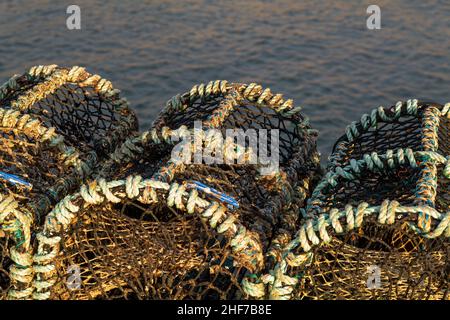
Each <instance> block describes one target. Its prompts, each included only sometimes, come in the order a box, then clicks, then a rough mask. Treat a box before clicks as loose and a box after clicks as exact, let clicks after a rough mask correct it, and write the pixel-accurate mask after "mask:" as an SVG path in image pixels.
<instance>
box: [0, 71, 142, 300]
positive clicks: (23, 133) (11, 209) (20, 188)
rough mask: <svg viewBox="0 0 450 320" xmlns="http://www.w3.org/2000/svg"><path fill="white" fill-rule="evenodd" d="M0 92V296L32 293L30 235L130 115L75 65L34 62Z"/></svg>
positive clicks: (127, 125) (131, 123) (125, 128)
mask: <svg viewBox="0 0 450 320" xmlns="http://www.w3.org/2000/svg"><path fill="white" fill-rule="evenodd" d="M100 82H103V86H104V87H99V86H100V85H99V83H100ZM101 88H103V89H101ZM107 88H108V90H106V89H107ZM101 90H103V91H102V92H100V91H101ZM111 90H112V91H111ZM0 98H1V99H0V212H1V215H0V226H1V227H0V230H1V232H0V247H1V251H2V252H1V265H0V299H4V298H6V297H9V298H13V299H14V298H30V297H31V293H32V288H31V287H30V286H31V284H32V280H33V270H32V266H31V265H32V251H33V243H34V240H35V239H34V238H33V235H34V234H35V233H36V232H37V230H38V229H39V228H40V227H41V225H42V221H43V219H44V217H45V215H46V214H47V213H48V212H49V211H50V210H51V208H52V207H53V206H54V205H55V204H56V203H57V202H58V201H59V200H61V199H63V198H64V196H66V195H67V194H69V193H70V192H74V191H76V190H77V189H79V187H80V185H81V184H82V182H83V180H84V179H86V178H88V177H90V176H91V175H92V172H93V170H95V169H96V168H97V166H98V163H99V162H100V161H101V160H102V159H103V158H104V157H105V155H106V152H108V150H109V148H111V147H113V146H114V144H116V143H120V142H122V141H123V140H124V139H125V137H126V135H128V134H129V133H131V131H132V130H134V129H135V127H136V126H135V124H136V122H135V120H132V119H133V118H134V115H133V114H132V113H131V112H130V111H128V109H127V107H126V105H125V104H123V101H122V103H119V104H118V101H119V100H120V98H119V96H118V92H116V91H114V90H113V89H112V87H111V85H110V83H109V82H107V81H106V80H102V79H101V78H100V77H98V76H91V75H89V74H88V73H86V72H85V71H84V69H82V68H78V67H74V68H72V69H63V68H57V67H56V66H47V67H35V68H32V69H31V70H30V71H29V73H26V74H24V75H22V76H15V77H13V78H11V79H10V80H9V81H8V82H6V83H5V84H4V85H3V86H1V87H0ZM79 110H81V111H79ZM108 110H109V111H108ZM104 115H105V116H104ZM96 123H97V124H98V125H97V124H96ZM96 130H97V131H96ZM94 132H95V133H94ZM91 134H92V135H91ZM109 144H111V145H110V146H109Z"/></svg>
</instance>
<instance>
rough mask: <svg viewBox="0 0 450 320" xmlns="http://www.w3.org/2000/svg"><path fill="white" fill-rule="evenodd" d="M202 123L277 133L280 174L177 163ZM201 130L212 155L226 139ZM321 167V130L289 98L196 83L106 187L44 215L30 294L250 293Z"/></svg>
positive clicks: (87, 189) (93, 186)
mask: <svg viewBox="0 0 450 320" xmlns="http://www.w3.org/2000/svg"><path fill="white" fill-rule="evenodd" d="M195 120H203V123H202V125H201V128H203V129H206V128H216V129H220V130H225V129H227V128H228V129H232V128H241V129H250V128H255V129H270V130H273V129H279V130H280V132H279V140H280V143H279V149H271V147H272V145H273V144H275V140H273V137H272V136H271V134H270V133H269V134H268V135H269V136H270V137H271V138H270V139H269V138H268V147H267V148H268V149H270V150H271V152H274V153H275V152H276V153H277V154H279V155H280V161H279V171H278V172H277V171H276V170H273V171H269V173H268V174H266V175H264V174H262V170H263V169H264V168H267V167H266V166H265V165H264V164H262V163H259V162H257V163H249V161H247V162H244V163H240V164H238V163H224V164H217V163H212V164H206V163H205V160H204V159H202V161H201V162H200V163H191V164H188V163H185V162H179V161H175V160H174V158H173V154H172V151H174V150H176V147H177V142H176V139H175V140H173V139H171V138H173V137H178V138H180V139H181V140H182V141H183V145H182V146H183V148H182V150H191V151H194V150H197V149H196V148H198V147H199V146H198V145H197V146H196V145H195V143H194V142H193V141H189V140H188V139H186V137H187V136H188V135H192V134H193V133H194V130H195V124H194V121H195ZM200 131H201V132H204V135H201V134H200V133H198V131H197V134H199V135H200V136H201V142H200V146H201V147H202V148H203V149H204V148H207V147H212V146H213V145H215V146H217V144H216V143H219V142H218V141H221V139H216V138H214V135H209V134H208V132H213V131H202V130H200ZM260 132H261V131H259V130H257V134H260ZM216 133H217V131H216ZM258 138H260V137H259V136H258ZM246 141H247V140H246ZM224 145H226V146H228V147H229V149H226V148H220V147H217V148H212V149H213V150H214V151H213V152H212V155H217V154H218V153H219V150H228V151H224V152H225V153H226V152H231V154H233V155H234V156H236V155H237V154H240V155H242V156H243V157H244V158H245V159H247V160H249V157H250V155H251V148H250V147H249V146H248V145H247V143H244V144H240V143H239V142H236V141H235V140H229V141H225V143H224ZM274 150H275V151H274ZM176 154H178V153H176ZM318 167H319V157H318V154H317V151H316V146H315V133H314V132H313V131H312V130H311V129H310V127H309V125H308V123H307V122H306V121H305V119H304V118H303V116H302V115H301V114H300V108H295V107H294V106H293V105H292V101H291V100H284V99H283V98H282V96H281V95H279V94H272V93H271V92H270V90H268V89H265V90H263V89H262V87H261V86H259V85H256V84H250V85H245V84H228V83H227V82H225V81H213V82H210V83H209V84H208V85H206V86H205V85H200V86H195V87H194V88H193V89H192V90H191V91H190V92H187V93H185V94H183V95H178V96H175V97H174V98H173V99H171V100H170V101H169V102H168V104H167V105H166V108H165V109H164V110H163V112H162V113H161V114H160V116H159V117H158V119H157V120H156V121H155V123H154V126H153V128H152V130H150V131H148V132H145V133H143V134H141V135H139V136H135V137H133V138H131V139H129V140H128V141H127V142H125V143H124V144H123V145H122V146H121V147H120V148H118V149H117V150H116V151H115V152H114V153H113V154H112V155H111V160H110V161H109V162H107V163H106V164H105V165H104V166H103V168H102V170H100V171H99V177H98V179H96V180H95V181H93V182H91V183H89V184H86V185H84V186H83V187H82V188H81V189H80V191H79V192H77V193H75V194H72V195H70V196H68V197H66V198H65V199H64V200H63V201H61V202H60V203H59V204H58V205H57V206H56V208H55V210H53V211H52V212H51V213H50V214H49V215H48V216H47V218H46V223H45V226H44V229H43V231H42V232H41V233H40V234H39V235H38V241H39V249H38V251H37V253H36V255H35V261H36V263H35V269H36V270H38V272H37V273H36V277H35V280H36V290H35V292H34V295H33V296H34V297H35V298H37V299H46V298H51V299H116V298H122V299H123V298H125V299H225V298H228V299H238V298H246V297H249V293H248V292H247V288H246V287H245V283H244V282H243V280H244V278H245V277H249V276H250V277H251V276H252V275H253V274H256V273H258V272H262V271H263V270H265V269H266V268H267V266H268V265H270V263H269V261H271V260H272V259H273V257H277V255H279V249H280V248H281V247H282V245H283V244H284V243H286V242H287V241H289V239H290V236H292V234H293V232H294V231H295V230H296V227H297V225H296V224H297V212H298V210H299V208H300V207H301V206H302V205H303V204H304V202H305V199H306V197H307V196H308V194H309V192H310V183H311V181H312V179H313V178H314V175H315V174H316V171H317V170H318ZM201 183H203V184H204V185H206V187H208V188H210V189H209V190H210V191H209V192H207V191H206V192H205V190H204V189H202V188H199V186H202V185H201ZM211 188H213V189H215V190H216V191H217V193H216V194H215V196H213V195H211V192H212V191H211V190H212V189H211ZM40 257H42V258H40ZM49 283H51V286H47V285H46V284H49Z"/></svg>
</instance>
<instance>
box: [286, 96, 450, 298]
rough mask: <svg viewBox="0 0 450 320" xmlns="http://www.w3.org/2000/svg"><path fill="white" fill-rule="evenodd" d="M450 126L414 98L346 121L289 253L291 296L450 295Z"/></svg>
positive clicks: (438, 110) (438, 111) (434, 108)
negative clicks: (297, 261)
mask: <svg viewBox="0 0 450 320" xmlns="http://www.w3.org/2000/svg"><path fill="white" fill-rule="evenodd" d="M449 124H450V122H449V118H448V114H447V113H446V112H445V111H444V108H443V107H442V106H440V105H438V104H433V103H421V102H418V101H416V100H410V101H408V102H406V103H398V104H397V105H396V106H394V107H391V108H381V109H377V110H374V111H373V112H372V114H370V115H365V116H363V117H362V119H361V121H360V122H356V123H353V124H352V125H351V126H349V127H348V128H347V132H346V135H344V136H342V137H341V138H340V139H339V140H338V141H337V143H336V145H335V147H334V151H333V154H332V155H331V157H330V163H329V165H328V170H329V171H328V173H327V175H326V176H325V177H324V179H323V180H322V181H321V182H320V183H319V185H318V186H317V188H316V189H315V190H314V192H313V194H312V197H311V199H310V200H309V201H308V206H307V210H306V217H305V219H304V221H303V222H302V226H301V228H300V229H299V232H298V235H297V240H298V241H297V242H296V244H295V245H294V246H293V248H294V249H292V248H291V249H292V250H291V251H290V252H291V254H294V255H295V256H297V257H298V258H303V260H302V259H300V260H302V262H301V263H300V264H299V265H292V264H291V265H289V266H288V267H287V268H286V270H287V271H286V273H287V274H290V275H295V276H296V277H297V279H298V280H299V281H298V286H297V287H296V288H295V289H294V290H293V292H292V298H296V299H303V298H311V299H448V290H449V271H450V265H449V241H448V237H449V235H450V234H449V228H448V221H446V220H447V219H448V214H449V213H448V212H449V206H450V201H449V200H450V191H449V190H450V189H449V181H450V180H449V178H450V177H449V171H448V170H449V169H450V167H449V162H448V159H449V158H448V155H449V153H450V149H449V143H448V141H449ZM325 233H326V234H325Z"/></svg>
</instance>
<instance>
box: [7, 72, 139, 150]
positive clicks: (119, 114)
mask: <svg viewBox="0 0 450 320" xmlns="http://www.w3.org/2000/svg"><path fill="white" fill-rule="evenodd" d="M0 106H1V107H2V108H5V109H8V108H11V109H15V110H20V111H21V112H22V113H26V114H30V115H33V118H35V119H39V120H40V121H41V122H42V123H44V124H45V125H46V126H47V127H55V128H56V130H57V133H59V134H60V135H61V136H63V137H64V139H65V142H66V144H67V145H74V146H81V145H82V146H83V147H84V148H86V149H87V148H89V149H90V150H94V151H95V152H96V153H98V154H102V155H105V154H107V153H110V152H111V151H113V150H114V149H115V148H116V147H117V144H118V143H121V142H123V140H125V139H126V138H127V137H128V136H129V134H130V132H133V131H135V130H137V118H136V115H135V114H134V112H133V111H131V110H130V109H129V108H128V102H127V100H126V99H125V98H122V97H121V96H120V90H118V89H115V88H114V87H113V86H112V84H111V82H110V81H108V80H106V79H103V78H101V77H100V76H99V75H92V74H90V73H88V72H87V71H86V70H85V69H84V68H82V67H78V66H74V67H71V68H62V67H58V66H56V65H48V66H35V67H32V68H31V69H30V70H29V71H28V72H27V73H25V74H23V75H16V76H13V77H12V78H11V79H9V80H8V81H7V82H6V83H5V84H4V85H3V86H1V87H0ZM83 151H84V150H83Z"/></svg>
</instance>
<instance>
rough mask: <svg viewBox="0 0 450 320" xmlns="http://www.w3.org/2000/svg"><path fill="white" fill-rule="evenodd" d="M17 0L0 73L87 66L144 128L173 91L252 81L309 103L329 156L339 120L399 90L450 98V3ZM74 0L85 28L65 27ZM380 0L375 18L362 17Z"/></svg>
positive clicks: (1, 32)
mask: <svg viewBox="0 0 450 320" xmlns="http://www.w3.org/2000/svg"><path fill="white" fill-rule="evenodd" d="M105 3H107V5H104V4H103V3H102V2H101V1H92V0H89V1H85V0H83V1H81V0H75V1H71V2H70V3H65V1H29V0H28V1H22V0H14V1H9V0H2V1H1V3H0V82H4V81H6V80H7V79H8V78H9V77H10V76H11V75H13V74H15V73H22V72H23V71H24V70H27V69H28V68H29V67H30V66H32V65H36V64H53V63H56V64H59V65H64V66H71V65H81V66H86V67H87V68H88V70H89V71H91V72H94V73H99V74H100V75H102V76H103V77H105V78H108V79H109V80H111V81H112V82H113V83H114V85H115V87H117V88H120V89H121V90H122V91H123V94H124V95H125V96H126V97H127V98H128V99H129V100H130V102H131V103H132V106H133V107H134V108H135V109H136V110H137V113H138V115H139V117H140V124H141V128H142V129H146V128H148V127H149V125H150V124H151V121H152V120H153V119H154V117H155V116H156V114H157V113H158V111H159V109H160V108H161V106H163V104H164V103H165V102H166V101H167V100H168V99H169V98H170V97H171V96H173V95H174V94H177V93H181V92H184V91H186V90H188V89H190V87H191V86H192V85H194V84H196V83H200V82H207V81H209V80H213V79H227V80H229V81H236V82H259V83H261V84H263V85H264V86H267V87H270V88H271V89H272V91H273V92H281V93H284V95H285V96H286V97H290V98H293V99H294V100H295V102H296V104H298V105H301V106H303V107H304V112H305V113H306V114H307V115H308V116H309V117H310V118H311V123H312V125H313V126H314V127H315V128H317V129H319V130H320V139H319V148H320V150H321V152H322V153H323V154H324V155H326V154H328V153H329V152H330V150H331V147H332V145H333V142H334V141H335V139H336V138H337V137H338V136H339V135H341V134H342V133H343V132H344V129H345V126H346V125H347V124H348V123H350V122H351V121H354V120H357V119H359V118H360V117H361V115H362V114H363V113H364V112H368V111H369V110H371V109H372V108H374V107H377V106H379V105H391V104H393V103H395V102H396V101H398V100H401V99H408V98H418V99H425V100H434V101H437V102H441V103H444V102H446V101H449V100H450V64H449V60H450V56H449V55H450V40H449V37H450V19H449V18H450V2H448V1H439V0H430V1H426V3H425V1H421V0H408V1H406V0H405V1H400V0H396V1H318V0H315V1H300V0H285V1H277V2H272V1H256V0H250V1H234V0H231V1H230V0H227V1H220V2H219V1H200V0H183V1H179V0H178V1H176V0H165V1H133V0H121V1H118V0H117V1H116V0H115V1H108V2H105ZM69 4H78V5H79V6H80V7H81V14H82V15H81V17H82V21H81V23H82V30H73V31H69V30H68V29H67V28H66V18H67V14H66V7H67V6H68V5H69ZM369 4H378V5H379V6H380V7H381V11H382V21H381V23H382V29H381V30H374V31H372V30H368V29H367V28H366V17H367V15H366V8H367V6H368V5H369Z"/></svg>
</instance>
